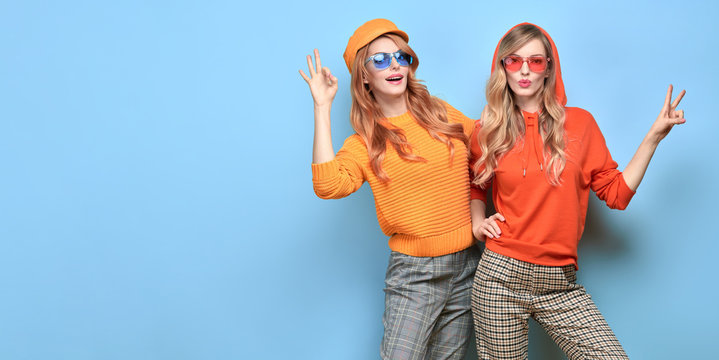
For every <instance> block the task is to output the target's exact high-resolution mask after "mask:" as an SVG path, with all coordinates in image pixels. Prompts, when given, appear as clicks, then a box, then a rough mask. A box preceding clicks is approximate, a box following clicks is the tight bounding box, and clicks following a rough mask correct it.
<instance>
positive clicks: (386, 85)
mask: <svg viewBox="0 0 719 360" xmlns="http://www.w3.org/2000/svg"><path fill="white" fill-rule="evenodd" d="M408 40H409V37H408V36H407V34H406V33H404V32H402V31H400V30H398V29H397V28H396V26H395V25H394V24H393V23H391V22H389V21H387V20H383V19H376V20H372V21H369V22H367V23H365V24H364V25H362V26H361V27H360V28H359V29H357V31H355V33H354V34H353V35H352V37H351V38H350V40H349V42H348V45H347V49H346V51H345V55H344V58H345V62H346V64H347V67H348V69H349V70H350V73H351V74H352V79H351V82H352V83H351V91H352V109H351V114H350V117H351V122H352V126H353V128H354V129H355V131H356V134H355V135H352V136H350V137H349V138H348V139H347V140H346V141H345V143H344V145H343V147H342V149H340V151H339V152H338V153H337V154H335V153H334V150H333V149H332V143H331V136H330V108H331V104H332V100H333V98H334V96H335V94H336V91H337V86H338V84H337V78H336V77H334V76H333V75H332V74H331V72H330V71H329V69H327V68H323V67H322V66H321V62H320V58H319V53H318V52H317V51H316V50H315V61H314V64H313V62H312V59H311V57H310V56H308V57H307V63H308V67H309V75H307V74H305V73H304V72H302V71H300V73H301V75H302V77H303V78H304V79H305V81H307V83H308V84H309V86H310V90H311V92H312V96H313V99H314V103H315V142H314V148H313V164H312V173H313V184H314V188H315V192H316V193H317V195H318V196H320V197H322V198H340V197H344V196H347V195H349V194H351V193H352V192H354V191H356V190H357V189H358V188H359V187H360V186H361V185H362V184H363V183H364V182H365V181H367V182H369V184H370V186H371V187H372V192H373V194H374V197H375V205H376V210H377V216H378V220H379V222H380V226H381V228H382V230H383V231H384V232H385V233H386V234H387V235H388V236H390V239H389V246H390V248H391V249H392V253H391V255H390V262H389V266H388V269H387V275H386V280H385V284H386V288H385V293H386V297H385V314H384V317H383V322H384V325H385V334H384V337H383V340H382V349H381V353H382V357H383V358H384V359H439V358H441V359H460V358H462V357H463V356H464V350H465V348H466V342H467V336H468V332H469V329H470V324H469V316H470V314H469V312H468V304H469V303H468V296H469V291H468V286H469V284H470V283H471V281H472V277H473V273H474V269H475V265H476V263H477V258H478V254H477V252H476V248H475V247H474V246H473V242H474V240H473V239H472V234H474V236H475V237H476V238H477V239H480V240H486V250H485V253H484V254H483V256H482V260H481V262H480V264H479V266H478V268H477V274H476V276H475V277H474V287H473V290H472V297H471V305H472V313H473V315H474V324H475V330H476V334H477V345H478V351H479V354H480V357H481V358H483V359H518V358H519V359H521V358H527V343H528V340H527V335H528V332H527V329H528V319H529V317H533V318H535V319H536V320H537V321H538V322H539V323H540V324H542V326H544V328H545V329H546V330H547V331H548V332H549V334H550V336H551V337H552V338H553V339H554V340H555V341H556V342H557V343H558V344H559V346H560V347H561V348H562V349H563V350H564V351H565V353H566V354H567V355H568V356H569V357H570V358H572V359H575V358H577V359H582V358H602V359H624V358H626V354H625V353H624V350H623V349H622V347H621V345H620V344H619V342H618V341H617V339H616V337H615V336H614V334H613V332H612V331H611V329H610V328H609V326H608V325H607V323H606V321H605V320H604V318H603V317H602V315H601V313H600V312H599V311H598V309H597V308H596V306H595V305H594V303H593V301H592V300H591V297H590V296H589V295H588V294H587V293H586V291H585V290H584V288H583V287H582V286H581V285H578V284H577V283H576V276H575V271H576V268H577V243H578V241H579V239H580V237H581V234H582V232H583V230H584V221H585V216H586V210H587V201H588V196H589V190H590V189H591V190H593V191H594V192H595V193H596V194H597V196H599V198H600V199H602V200H604V201H605V202H606V203H607V204H608V205H609V206H610V207H613V208H619V209H623V208H625V207H626V206H627V205H628V203H629V201H630V200H631V198H632V196H633V195H634V192H635V190H636V188H637V187H638V186H639V183H640V182H641V180H642V177H643V176H644V172H645V171H646V168H647V166H648V164H649V161H650V160H651V157H652V155H653V153H654V150H655V149H656V147H657V145H658V144H659V142H660V141H661V140H662V139H663V138H664V137H665V136H666V135H667V134H668V133H669V131H670V130H671V128H672V127H673V126H674V125H675V124H681V123H683V122H684V116H683V112H682V111H677V110H676V107H677V105H678V104H679V101H680V100H681V98H682V97H683V95H684V92H682V93H681V94H680V95H679V96H677V98H676V99H675V100H674V101H673V102H671V103H670V100H671V92H672V88H671V87H670V88H669V90H668V92H667V97H666V100H665V104H664V107H663V108H662V112H661V114H660V115H659V117H658V118H657V120H656V121H655V123H654V124H653V125H652V127H651V129H650V131H649V133H648V134H647V136H646V137H645V138H644V141H642V143H641V145H640V147H639V149H638V150H637V152H636V154H635V155H634V157H633V158H632V160H631V161H630V163H629V164H628V165H627V167H626V168H625V169H624V171H623V172H620V171H619V170H617V164H616V163H615V162H614V161H613V160H612V158H611V155H610V153H609V151H608V149H607V147H606V144H605V141H604V138H603V136H602V134H601V132H600V130H599V128H598V126H597V124H596V122H595V121H594V119H593V118H592V116H591V114H589V113H588V112H587V111H585V110H582V109H579V108H571V107H565V105H566V95H565V92H564V85H563V82H562V78H561V71H560V66H559V57H558V55H557V50H556V46H554V43H553V42H552V39H551V38H550V37H549V35H547V33H546V32H544V30H542V29H540V28H539V27H537V26H535V25H532V24H527V23H524V24H520V25H517V26H516V27H514V28H512V29H511V30H510V31H509V32H508V33H507V34H506V35H505V36H504V37H503V38H502V39H501V41H500V43H499V45H498V46H497V49H496V50H495V54H494V59H493V63H492V74H491V77H490V80H489V82H488V84H487V89H486V94H487V102H488V105H487V108H486V109H485V111H484V112H483V115H482V118H481V120H480V121H478V122H477V124H476V126H475V124H474V122H473V121H471V120H469V119H467V118H466V117H465V116H464V115H462V114H461V113H460V112H458V111H457V110H455V109H454V108H452V107H451V106H449V105H447V104H446V103H443V102H441V101H440V100H438V99H436V98H433V97H431V96H430V95H429V93H428V92H427V89H426V87H424V86H423V85H421V84H420V83H418V81H417V80H416V78H415V71H416V69H417V66H418V63H419V62H418V59H417V56H416V54H415V53H414V52H413V51H412V49H411V48H410V47H409V46H408V45H407V41H408ZM470 132H471V136H469V141H470V147H471V159H470V161H469V162H468V160H467V147H466V142H465V141H466V136H467V135H468V134H469V133H470ZM468 166H471V168H472V173H471V178H472V182H473V187H472V189H471V199H472V200H471V210H470V206H469V204H468V201H467V200H468V198H469V197H470V189H469V180H468V179H469V176H470V175H469V174H468V173H467V167H468ZM490 188H491V189H492V198H493V200H494V205H495V207H496V209H497V213H496V214H493V215H491V216H489V217H485V215H486V214H485V209H486V202H487V194H486V191H487V190H488V189H490ZM470 213H471V223H470Z"/></svg>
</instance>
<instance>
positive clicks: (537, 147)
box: [522, 111, 544, 177]
mask: <svg viewBox="0 0 719 360" xmlns="http://www.w3.org/2000/svg"><path fill="white" fill-rule="evenodd" d="M522 116H523V117H524V125H525V131H524V148H523V149H522V176H523V177H526V176H527V165H528V164H529V149H528V148H529V147H533V148H534V156H535V157H536V160H537V164H539V171H544V165H543V164H544V150H543V149H542V140H541V138H540V136H539V125H538V123H537V122H538V119H537V114H536V113H527V112H524V111H522Z"/></svg>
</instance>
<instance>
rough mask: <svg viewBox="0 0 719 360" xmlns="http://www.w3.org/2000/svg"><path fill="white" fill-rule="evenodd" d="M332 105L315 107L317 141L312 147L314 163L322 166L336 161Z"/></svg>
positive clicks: (315, 140)
mask: <svg viewBox="0 0 719 360" xmlns="http://www.w3.org/2000/svg"><path fill="white" fill-rule="evenodd" d="M331 110H332V104H331V103H330V104H328V105H315V139H314V144H313V147H312V163H314V164H320V163H324V162H328V161H331V160H334V158H335V151H334V149H333V147H332V129H331V126H330V113H331Z"/></svg>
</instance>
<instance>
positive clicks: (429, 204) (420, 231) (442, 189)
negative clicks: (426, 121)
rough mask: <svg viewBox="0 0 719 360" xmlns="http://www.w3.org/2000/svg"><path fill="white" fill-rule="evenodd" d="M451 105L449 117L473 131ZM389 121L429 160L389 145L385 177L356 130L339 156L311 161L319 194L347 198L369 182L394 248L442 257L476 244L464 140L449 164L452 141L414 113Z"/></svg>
mask: <svg viewBox="0 0 719 360" xmlns="http://www.w3.org/2000/svg"><path fill="white" fill-rule="evenodd" d="M446 107H447V117H448V120H449V122H451V123H461V124H462V125H463V127H464V130H465V134H466V135H467V136H469V134H470V133H471V132H472V130H473V128H474V120H471V119H469V118H467V117H466V116H464V115H463V114H462V113H461V112H459V111H457V110H456V109H454V108H452V107H451V106H449V105H446ZM387 120H388V121H389V122H390V124H392V125H393V126H396V127H398V128H401V129H402V130H403V131H404V134H405V136H406V137H407V141H409V143H410V144H411V145H412V152H413V153H414V154H416V155H419V156H421V157H423V158H424V159H426V160H427V161H426V162H420V161H408V160H404V159H402V158H400V157H399V156H398V155H397V153H396V151H395V150H394V148H393V147H392V146H388V147H387V152H386V154H385V158H384V161H383V162H382V167H383V169H384V170H385V171H386V172H387V175H388V176H389V177H390V181H389V182H386V183H384V182H381V181H380V180H379V179H378V178H377V176H375V174H374V173H373V172H372V168H371V166H370V162H369V156H368V154H367V147H366V146H365V145H364V142H363V141H362V139H361V137H360V136H359V135H357V134H355V135H352V136H350V137H349V138H347V140H345V143H344V145H343V146H342V148H341V149H340V150H339V151H338V152H337V155H336V156H335V159H334V160H332V161H328V162H325V163H321V164H312V182H313V185H314V190H315V193H316V194H317V196H319V197H321V198H323V199H328V198H333V199H336V198H342V197H345V196H348V195H349V194H351V193H353V192H355V191H357V190H358V189H359V188H360V186H362V184H363V183H364V182H365V181H367V182H368V183H369V184H370V186H371V187H372V193H373V195H374V200H375V208H376V211H377V219H378V221H379V224H380V228H381V229H382V231H383V232H384V233H385V234H387V235H388V236H390V239H389V247H390V249H392V250H394V251H397V252H400V253H403V254H407V255H411V256H441V255H446V254H451V253H454V252H457V251H460V250H464V249H466V248H468V247H470V246H472V245H473V243H474V239H473V237H472V225H471V217H470V213H469V191H470V190H469V166H468V159H467V148H466V146H465V144H464V143H463V142H461V141H458V140H452V141H453V143H454V158H453V160H452V162H451V164H450V162H449V149H448V148H447V145H445V144H444V143H442V142H440V141H437V140H435V139H434V138H432V137H431V136H430V134H429V132H427V130H425V129H424V128H423V127H421V126H420V125H419V124H418V123H417V121H416V120H415V119H414V117H413V116H412V115H411V114H410V113H405V114H403V115H400V116H396V117H392V118H388V119H387Z"/></svg>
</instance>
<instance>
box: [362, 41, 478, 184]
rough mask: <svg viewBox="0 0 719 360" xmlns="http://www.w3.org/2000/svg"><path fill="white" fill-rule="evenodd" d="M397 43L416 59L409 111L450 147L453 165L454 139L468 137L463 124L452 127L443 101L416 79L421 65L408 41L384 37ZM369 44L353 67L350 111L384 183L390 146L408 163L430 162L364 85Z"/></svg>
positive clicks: (409, 86) (411, 73)
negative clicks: (384, 167) (387, 118)
mask: <svg viewBox="0 0 719 360" xmlns="http://www.w3.org/2000/svg"><path fill="white" fill-rule="evenodd" d="M382 36H384V37H387V38H389V39H390V40H392V41H394V43H395V44H397V47H399V48H400V50H403V51H405V52H406V53H408V54H410V55H412V58H413V59H414V60H413V61H412V64H410V66H409V72H408V74H407V90H406V91H405V101H406V102H407V108H408V110H409V112H410V113H411V114H412V115H413V116H414V118H415V119H417V122H418V123H419V124H420V126H422V127H423V128H425V129H427V131H428V132H429V134H430V135H431V136H432V137H433V138H435V139H437V140H439V141H441V142H442V143H444V144H446V145H447V147H448V148H449V161H450V163H451V161H452V159H453V158H454V144H453V143H452V141H451V139H457V140H460V141H462V142H464V143H465V144H466V143H467V140H468V139H467V136H466V135H465V134H464V131H463V127H462V124H459V123H454V124H450V123H448V121H447V110H446V108H445V107H444V105H443V103H442V101H441V100H439V99H437V98H436V97H434V96H432V95H430V94H429V91H428V90H427V86H426V85H424V84H422V83H421V82H420V80H418V79H417V78H416V77H415V71H416V70H417V67H418V66H419V60H418V59H417V55H416V54H415V52H414V51H413V50H412V48H410V47H409V45H408V44H407V42H406V41H404V39H402V38H401V37H399V36H397V35H395V34H389V33H388V34H384V35H382ZM370 55H371V54H369V44H367V45H365V46H364V47H362V48H361V49H359V50H358V51H357V56H356V57H355V60H354V63H353V64H352V69H353V70H352V80H351V86H350V88H351V92H352V108H351V110H350V122H351V124H352V128H354V130H355V132H357V134H359V136H360V137H361V138H362V140H363V141H364V142H365V145H366V146H367V153H368V154H369V158H370V166H371V167H372V171H373V172H374V173H375V175H376V176H377V178H379V179H380V180H381V181H384V182H386V181H389V180H390V179H389V176H387V173H386V172H385V171H384V170H383V169H382V161H383V160H384V156H385V153H386V150H387V146H388V145H391V146H392V147H394V149H395V151H397V154H398V155H399V156H400V157H401V158H402V159H405V160H411V161H426V160H425V159H424V158H422V157H421V156H418V155H415V154H413V153H412V146H411V144H410V143H409V142H408V141H407V138H406V137H405V135H404V132H403V131H402V130H401V129H398V128H396V127H393V126H391V125H390V123H389V122H388V121H387V120H386V119H385V116H384V114H383V113H382V109H380V107H379V105H378V104H377V101H376V100H375V98H374V95H373V94H372V91H371V90H370V89H369V86H368V85H367V84H365V83H364V81H363V77H369V73H368V71H367V69H366V68H365V60H366V59H367V58H368V57H369V56H370Z"/></svg>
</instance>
